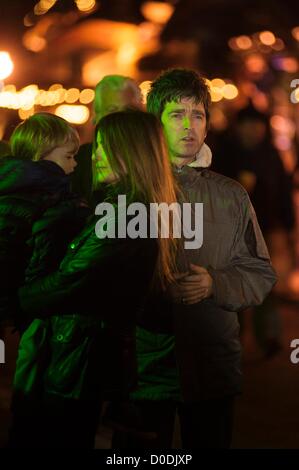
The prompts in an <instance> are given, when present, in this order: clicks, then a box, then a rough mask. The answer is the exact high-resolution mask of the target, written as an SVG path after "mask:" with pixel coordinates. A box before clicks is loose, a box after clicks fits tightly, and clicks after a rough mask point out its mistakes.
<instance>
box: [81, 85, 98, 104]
mask: <svg viewBox="0 0 299 470" xmlns="http://www.w3.org/2000/svg"><path fill="white" fill-rule="evenodd" d="M94 95H95V93H94V90H92V89H91V88H85V89H84V90H82V91H81V93H80V98H79V100H80V103H82V104H88V103H91V102H92V101H93V100H94Z"/></svg>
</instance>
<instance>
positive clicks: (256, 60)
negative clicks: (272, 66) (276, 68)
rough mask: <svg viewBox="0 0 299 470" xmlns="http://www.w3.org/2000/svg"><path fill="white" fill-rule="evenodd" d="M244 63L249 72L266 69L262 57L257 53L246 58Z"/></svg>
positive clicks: (258, 71)
mask: <svg viewBox="0 0 299 470" xmlns="http://www.w3.org/2000/svg"><path fill="white" fill-rule="evenodd" d="M245 64H246V67H247V69H248V70H249V72H252V73H263V72H265V70H266V69H267V65H266V63H265V60H264V58H263V57H262V56H261V55H259V54H252V55H250V56H249V57H247V58H246V60H245Z"/></svg>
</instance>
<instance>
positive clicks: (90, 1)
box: [75, 0, 96, 12]
mask: <svg viewBox="0 0 299 470" xmlns="http://www.w3.org/2000/svg"><path fill="white" fill-rule="evenodd" d="M75 1H76V5H77V8H78V10H80V11H83V12H88V11H91V10H92V9H93V8H94V7H95V6H96V1H95V0H75Z"/></svg>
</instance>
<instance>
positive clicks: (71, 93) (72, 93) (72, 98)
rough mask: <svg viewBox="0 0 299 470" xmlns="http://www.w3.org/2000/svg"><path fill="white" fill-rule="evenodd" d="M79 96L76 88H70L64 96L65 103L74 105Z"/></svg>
mask: <svg viewBox="0 0 299 470" xmlns="http://www.w3.org/2000/svg"><path fill="white" fill-rule="evenodd" d="M79 96H80V91H79V90H78V88H70V89H69V90H67V92H66V94H65V102H66V103H75V102H76V101H78V99H79Z"/></svg>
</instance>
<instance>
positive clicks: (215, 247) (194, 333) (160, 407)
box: [128, 69, 276, 448]
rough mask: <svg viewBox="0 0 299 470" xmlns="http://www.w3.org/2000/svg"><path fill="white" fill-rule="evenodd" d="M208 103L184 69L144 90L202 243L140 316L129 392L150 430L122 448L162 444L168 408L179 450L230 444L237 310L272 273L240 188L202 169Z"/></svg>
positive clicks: (251, 301)
mask: <svg viewBox="0 0 299 470" xmlns="http://www.w3.org/2000/svg"><path fill="white" fill-rule="evenodd" d="M209 106H210V93H209V89H208V86H207V84H206V82H205V80H204V79H203V78H201V77H200V76H199V75H198V74H197V73H196V72H194V71H191V70H182V69H174V70H169V71H166V72H164V73H162V75H161V76H160V77H158V78H157V79H156V80H155V81H154V82H153V83H152V85H151V89H150V91H149V94H148V99H147V109H148V111H149V112H152V113H154V114H155V115H156V116H158V117H159V118H160V120H161V122H162V125H163V128H164V133H165V137H166V141H167V145H168V149H169V154H170V158H171V161H172V163H173V168H174V172H175V174H176V176H177V179H178V181H179V183H180V187H181V188H182V190H183V193H184V196H185V200H187V201H189V202H191V203H199V202H200V203H203V245H202V247H201V248H199V249H195V250H192V249H184V253H183V255H182V256H180V257H179V259H178V267H179V270H180V273H179V274H178V275H177V284H175V285H173V286H170V288H169V291H168V292H167V294H161V295H160V296H156V297H155V298H152V299H149V301H148V303H147V305H146V307H145V309H144V311H143V312H142V313H141V314H140V318H139V327H138V331H137V351H138V362H139V388H138V390H137V391H136V392H134V394H132V398H133V400H134V405H135V413H137V414H139V422H143V429H144V430H147V431H153V432H156V433H157V436H158V437H157V439H155V440H153V441H152V443H151V442H150V441H147V442H145V441H142V439H140V438H139V439H138V438H137V439H136V438H135V439H132V437H131V438H130V437H129V438H128V447H144V448H149V447H158V448H165V447H171V442H172V432H173V426H174V416H175V412H176V409H177V410H178V413H179V417H180V422H181V436H182V444H183V447H184V448H196V447H199V448H229V447H230V444H231V437H232V424H233V406H234V397H235V396H236V394H238V393H240V391H241V376H242V374H241V370H240V354H241V346H240V341H239V324H238V319H237V312H238V311H241V310H244V309H245V308H247V307H250V306H253V305H258V304H260V303H262V302H263V300H264V298H265V297H266V296H267V294H268V293H269V292H270V290H271V288H272V286H273V285H274V283H275V281H276V276H275V273H274V271H273V269H272V266H271V262H270V259H269V255H268V251H267V247H266V245H265V242H264V239H263V236H262V233H261V231H260V228H259V225H258V222H257V219H256V216H255V212H254V210H253V207H252V205H251V202H250V200H249V197H248V195H247V193H246V191H245V190H244V188H243V187H242V186H240V185H239V184H238V183H236V182H234V181H233V180H231V179H229V178H226V177H224V176H222V175H219V174H217V173H214V172H212V171H210V170H209V169H208V166H209V165H210V163H211V153H210V152H209V149H208V147H207V146H206V144H204V140H205V138H206V135H207V131H208V125H209ZM195 222H196V221H194V220H193V223H195ZM193 226H194V225H193Z"/></svg>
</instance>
